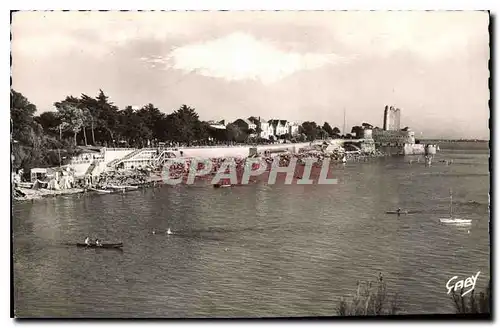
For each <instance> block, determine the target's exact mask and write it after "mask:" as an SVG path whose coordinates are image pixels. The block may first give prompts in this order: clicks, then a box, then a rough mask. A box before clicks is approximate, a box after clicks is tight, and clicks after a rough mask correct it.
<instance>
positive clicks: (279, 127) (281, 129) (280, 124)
mask: <svg viewBox="0 0 500 328" xmlns="http://www.w3.org/2000/svg"><path fill="white" fill-rule="evenodd" d="M269 124H270V125H271V126H272V127H273V130H274V131H273V132H274V135H275V136H276V137H279V136H282V135H285V134H288V133H290V124H289V123H288V121H287V120H269Z"/></svg>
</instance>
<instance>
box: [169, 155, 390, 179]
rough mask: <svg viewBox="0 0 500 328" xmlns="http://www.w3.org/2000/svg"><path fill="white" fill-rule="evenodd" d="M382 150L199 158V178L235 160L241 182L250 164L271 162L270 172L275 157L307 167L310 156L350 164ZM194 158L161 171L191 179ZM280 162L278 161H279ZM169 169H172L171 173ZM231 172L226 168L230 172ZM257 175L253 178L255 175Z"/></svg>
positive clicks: (315, 163)
mask: <svg viewBox="0 0 500 328" xmlns="http://www.w3.org/2000/svg"><path fill="white" fill-rule="evenodd" d="M382 155H383V154H382V153H378V152H377V153H373V154H365V155H362V154H350V153H347V154H346V153H345V152H340V151H339V152H331V153H326V152H323V151H318V150H308V151H302V152H299V153H291V152H282V153H275V154H273V153H268V152H265V153H262V154H259V155H256V156H254V157H253V158H252V161H251V162H250V161H248V160H247V159H248V158H249V157H247V158H239V157H231V158H221V157H217V158H210V159H207V160H206V161H208V162H209V163H210V164H211V165H210V164H208V163H207V162H206V161H204V160H196V163H197V164H196V165H197V170H196V171H197V172H201V174H197V176H196V180H210V179H212V178H213V177H214V176H215V175H216V174H217V172H219V170H220V168H221V166H222V165H223V164H224V163H225V162H227V161H228V160H231V161H232V162H234V168H235V170H236V175H237V177H238V181H241V177H242V175H243V172H244V171H245V169H247V170H249V169H250V167H248V168H247V163H251V164H252V167H251V170H252V171H255V170H258V169H259V168H260V165H261V163H262V164H263V163H265V165H267V167H266V170H265V171H264V172H266V171H267V172H269V171H270V170H271V167H272V164H273V162H274V161H275V160H277V161H279V162H278V163H279V164H278V165H279V166H280V167H286V166H289V165H290V162H291V161H292V160H293V159H296V163H297V164H298V165H297V167H303V166H304V164H306V162H307V161H306V159H313V167H316V168H318V167H321V166H322V165H323V162H324V160H325V159H329V160H330V163H346V161H348V160H349V161H364V160H368V159H369V158H373V157H379V156H382ZM192 163H193V160H191V159H185V160H184V159H183V160H181V161H179V159H172V160H171V162H169V163H165V164H164V166H161V167H159V171H161V172H162V174H163V175H164V177H165V175H166V174H168V177H169V178H171V179H182V181H187V179H188V176H189V173H190V171H191V165H192ZM206 165H208V166H210V167H211V169H210V171H209V172H203V171H204V170H205V169H206V167H205V166H206ZM275 165H276V164H275ZM167 170H168V172H167ZM227 172H228V171H226V173H227ZM252 178H253V177H252ZM252 178H251V179H250V182H252V181H255V179H253V180H252Z"/></svg>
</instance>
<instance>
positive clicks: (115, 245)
mask: <svg viewBox="0 0 500 328" xmlns="http://www.w3.org/2000/svg"><path fill="white" fill-rule="evenodd" d="M76 247H87V248H122V247H123V243H116V244H101V245H99V246H97V245H96V244H90V245H87V244H83V243H77V244H76Z"/></svg>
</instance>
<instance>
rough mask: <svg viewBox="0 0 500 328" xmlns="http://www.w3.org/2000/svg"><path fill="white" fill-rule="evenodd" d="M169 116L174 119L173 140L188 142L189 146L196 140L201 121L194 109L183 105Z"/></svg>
mask: <svg viewBox="0 0 500 328" xmlns="http://www.w3.org/2000/svg"><path fill="white" fill-rule="evenodd" d="M168 116H169V117H170V118H171V119H172V123H173V124H172V125H173V127H174V131H172V132H173V133H171V134H170V136H171V137H172V139H173V140H175V141H179V142H187V143H188V144H189V143H191V142H192V141H193V140H195V138H196V129H197V127H199V123H200V119H199V117H198V114H197V113H196V111H195V109H194V108H191V107H189V106H187V105H182V106H181V107H180V108H179V109H178V110H176V111H175V112H173V113H172V114H170V115H168Z"/></svg>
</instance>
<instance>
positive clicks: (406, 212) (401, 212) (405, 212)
mask: <svg viewBox="0 0 500 328" xmlns="http://www.w3.org/2000/svg"><path fill="white" fill-rule="evenodd" d="M385 213H387V214H408V213H410V212H408V211H399V212H398V211H387V212H385Z"/></svg>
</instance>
